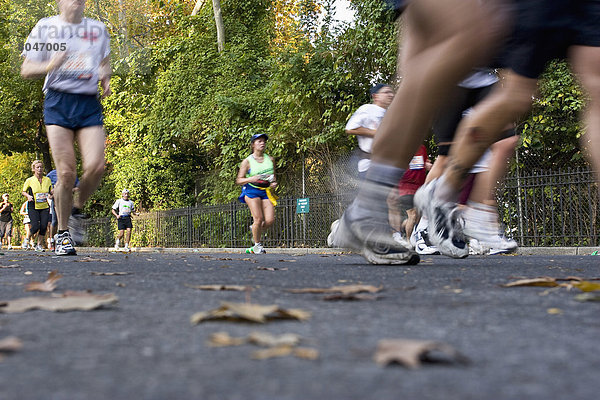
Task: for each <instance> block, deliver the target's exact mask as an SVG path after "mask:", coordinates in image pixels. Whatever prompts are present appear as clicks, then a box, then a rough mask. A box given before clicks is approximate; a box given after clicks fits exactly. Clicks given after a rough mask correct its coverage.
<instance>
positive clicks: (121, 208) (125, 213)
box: [111, 189, 135, 251]
mask: <svg viewBox="0 0 600 400" xmlns="http://www.w3.org/2000/svg"><path fill="white" fill-rule="evenodd" d="M111 212H112V214H113V215H114V216H115V217H116V218H117V228H118V230H119V233H118V235H117V239H116V240H115V249H116V250H118V249H119V243H120V241H121V239H123V235H124V236H125V250H126V251H129V249H130V248H129V242H130V240H131V230H132V229H133V223H132V222H131V216H132V215H133V214H135V204H134V203H133V201H131V200H129V190H127V189H123V192H122V193H121V198H120V199H118V200H117V201H115V204H113V206H112V209H111Z"/></svg>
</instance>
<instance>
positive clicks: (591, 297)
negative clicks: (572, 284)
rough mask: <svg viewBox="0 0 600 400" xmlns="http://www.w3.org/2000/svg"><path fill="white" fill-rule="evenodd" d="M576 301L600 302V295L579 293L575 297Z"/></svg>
mask: <svg viewBox="0 0 600 400" xmlns="http://www.w3.org/2000/svg"><path fill="white" fill-rule="evenodd" d="M575 300H577V301H600V295H597V294H594V293H581V294H578V295H577V296H575Z"/></svg>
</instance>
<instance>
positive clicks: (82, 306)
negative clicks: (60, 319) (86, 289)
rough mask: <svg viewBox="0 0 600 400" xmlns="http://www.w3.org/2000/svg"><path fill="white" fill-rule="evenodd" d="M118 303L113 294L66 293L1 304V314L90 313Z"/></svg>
mask: <svg viewBox="0 0 600 400" xmlns="http://www.w3.org/2000/svg"><path fill="white" fill-rule="evenodd" d="M117 301H118V298H117V296H115V295H114V294H113V293H109V294H105V295H92V294H89V293H85V294H84V293H81V294H77V295H73V294H66V293H65V294H64V295H62V296H61V297H23V298H20V299H16V300H11V301H5V302H0V312H2V313H7V314H10V313H20V312H25V311H29V310H46V311H74V310H83V311H89V310H94V309H96V308H100V307H103V306H106V305H109V304H113V303H116V302H117Z"/></svg>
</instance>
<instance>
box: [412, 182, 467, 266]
mask: <svg viewBox="0 0 600 400" xmlns="http://www.w3.org/2000/svg"><path fill="white" fill-rule="evenodd" d="M438 183H439V180H438V179H434V180H432V181H431V182H429V183H427V184H425V185H423V186H421V187H420V188H419V190H418V191H417V193H415V205H416V206H417V207H418V209H419V211H420V212H421V213H422V214H423V215H425V216H426V217H427V220H428V222H429V227H428V228H427V232H428V233H429V241H430V242H431V244H432V245H434V246H436V247H437V249H438V250H439V252H440V253H442V254H444V255H446V256H449V257H452V258H465V257H467V256H468V255H469V247H468V246H467V243H466V241H465V238H464V235H463V224H464V222H463V220H462V216H461V213H460V210H459V209H458V207H457V206H456V204H455V203H452V202H445V201H443V200H441V199H439V198H437V197H436V195H435V191H436V187H437V185H438Z"/></svg>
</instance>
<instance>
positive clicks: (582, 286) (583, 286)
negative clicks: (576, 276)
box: [572, 281, 600, 292]
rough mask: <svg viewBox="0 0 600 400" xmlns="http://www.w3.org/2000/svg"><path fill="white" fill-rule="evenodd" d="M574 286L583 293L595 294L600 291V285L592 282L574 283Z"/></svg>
mask: <svg viewBox="0 0 600 400" xmlns="http://www.w3.org/2000/svg"><path fill="white" fill-rule="evenodd" d="M572 285H573V286H574V287H576V288H577V289H579V290H581V291H582V292H595V291H597V290H600V283H594V282H590V281H580V282H573V283H572Z"/></svg>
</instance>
